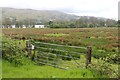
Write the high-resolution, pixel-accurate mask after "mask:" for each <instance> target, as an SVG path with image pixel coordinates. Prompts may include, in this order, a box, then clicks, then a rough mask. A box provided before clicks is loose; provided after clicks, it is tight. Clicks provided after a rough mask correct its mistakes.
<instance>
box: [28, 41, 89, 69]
mask: <svg viewBox="0 0 120 80" xmlns="http://www.w3.org/2000/svg"><path fill="white" fill-rule="evenodd" d="M26 46H27V49H28V54H29V55H30V57H31V54H32V50H33V51H34V55H35V56H34V61H35V62H36V63H37V64H39V65H48V66H53V67H56V68H60V69H65V70H66V69H68V68H73V67H76V68H78V67H80V64H81V63H80V62H79V60H80V55H81V54H82V53H87V54H88V53H89V54H91V49H90V48H89V47H87V48H86V47H78V46H68V45H59V44H53V43H45V42H32V43H31V42H30V41H28V42H26ZM88 49H89V50H88ZM81 50H82V51H81ZM86 51H87V52H86ZM90 57H91V55H87V56H86V66H88V64H89V63H91V60H90V59H91V58H90ZM75 65H76V66H75Z"/></svg>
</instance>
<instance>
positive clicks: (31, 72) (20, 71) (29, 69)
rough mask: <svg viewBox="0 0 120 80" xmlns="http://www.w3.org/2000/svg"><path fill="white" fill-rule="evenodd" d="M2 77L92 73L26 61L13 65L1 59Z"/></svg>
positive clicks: (74, 76)
mask: <svg viewBox="0 0 120 80" xmlns="http://www.w3.org/2000/svg"><path fill="white" fill-rule="evenodd" d="M2 63H3V74H2V77H3V78H28V77H29V78H92V77H93V74H92V72H91V71H89V70H87V69H79V68H78V69H70V70H62V69H58V68H54V67H50V66H38V65H35V64H34V63H33V62H31V61H28V63H27V64H26V65H23V66H19V67H14V66H13V65H12V64H10V63H9V62H8V61H6V60H3V61H2Z"/></svg>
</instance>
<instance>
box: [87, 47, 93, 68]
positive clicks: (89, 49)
mask: <svg viewBox="0 0 120 80" xmlns="http://www.w3.org/2000/svg"><path fill="white" fill-rule="evenodd" d="M91 53H92V47H91V46H88V47H87V52H86V68H87V66H88V64H91Z"/></svg>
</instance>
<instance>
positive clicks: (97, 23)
mask: <svg viewBox="0 0 120 80" xmlns="http://www.w3.org/2000/svg"><path fill="white" fill-rule="evenodd" d="M118 22H120V21H118ZM118 22H117V21H115V20H112V19H102V18H96V17H84V16H82V17H80V18H79V19H74V20H69V21H65V20H48V21H42V20H37V19H28V18H27V19H24V20H17V19H16V18H4V19H3V20H2V24H3V25H4V26H11V25H16V27H22V25H25V26H26V27H29V25H31V26H34V25H37V24H42V25H45V26H46V27H49V28H87V27H88V28H92V27H117V24H118Z"/></svg>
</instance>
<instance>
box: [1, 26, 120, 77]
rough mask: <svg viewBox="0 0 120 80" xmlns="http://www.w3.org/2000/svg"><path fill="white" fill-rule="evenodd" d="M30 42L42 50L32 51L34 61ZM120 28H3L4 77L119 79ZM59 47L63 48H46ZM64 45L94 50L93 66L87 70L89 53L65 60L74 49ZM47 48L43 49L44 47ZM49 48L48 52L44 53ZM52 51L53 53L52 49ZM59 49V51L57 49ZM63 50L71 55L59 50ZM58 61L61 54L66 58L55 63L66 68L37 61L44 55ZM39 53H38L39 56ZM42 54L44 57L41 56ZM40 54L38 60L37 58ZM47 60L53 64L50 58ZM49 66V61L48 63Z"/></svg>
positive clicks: (90, 65) (61, 58)
mask: <svg viewBox="0 0 120 80" xmlns="http://www.w3.org/2000/svg"><path fill="white" fill-rule="evenodd" d="M27 40H31V41H32V42H33V43H35V42H41V43H44V44H37V45H38V47H40V49H39V50H38V49H37V51H36V52H34V51H33V52H32V54H33V55H34V58H33V59H32V60H31V59H29V58H28V53H27V50H26V41H27ZM118 41H119V40H118V28H114V27H107V28H105V27H104V28H102V27H101V28H60V29H49V28H44V29H35V28H25V29H22V28H15V29H11V28H8V29H2V52H3V53H2V55H3V59H2V66H3V67H2V69H3V75H2V77H3V78H28V77H29V78H120V75H119V74H118V64H119V60H120V57H119V56H118V47H119V46H120V45H119V42H118ZM45 43H49V44H56V45H62V46H63V47H62V46H60V47H55V46H50V45H46V46H45ZM64 46H77V47H84V48H86V47H87V46H91V47H92V59H91V64H89V65H88V67H87V68H86V67H85V63H86V52H85V51H83V52H82V53H83V54H77V55H75V54H74V55H73V54H71V55H72V57H73V58H78V59H73V58H65V56H68V55H69V54H70V53H71V52H73V51H76V52H77V53H79V50H74V49H72V48H66V49H65V48H64ZM43 47H44V48H43ZM45 48H47V50H43V49H45ZM49 48H51V49H52V48H53V49H54V50H52V51H51V50H49ZM55 49H57V50H55ZM60 49H62V50H63V49H64V50H67V51H68V52H62V51H59V50H60ZM44 52H45V53H50V55H49V57H50V58H55V59H57V56H56V53H57V52H60V53H61V54H62V56H63V57H60V58H59V59H57V60H56V61H57V62H58V63H60V64H55V65H60V66H62V67H63V66H64V64H66V65H67V66H64V67H65V68H66V69H65V70H64V69H60V68H56V67H54V66H48V65H46V64H40V63H39V61H41V60H37V61H36V60H35V59H36V58H41V59H42V61H41V62H44V60H43V59H45V58H43V56H45V57H48V54H47V55H46V54H44ZM38 53H39V54H38ZM41 54H42V55H41ZM38 55H39V57H38ZM41 56H42V57H41ZM47 60H48V61H52V60H51V59H48V58H47ZM45 63H46V62H45Z"/></svg>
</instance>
